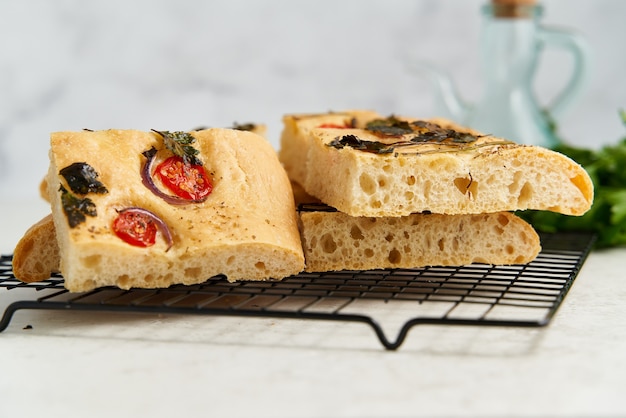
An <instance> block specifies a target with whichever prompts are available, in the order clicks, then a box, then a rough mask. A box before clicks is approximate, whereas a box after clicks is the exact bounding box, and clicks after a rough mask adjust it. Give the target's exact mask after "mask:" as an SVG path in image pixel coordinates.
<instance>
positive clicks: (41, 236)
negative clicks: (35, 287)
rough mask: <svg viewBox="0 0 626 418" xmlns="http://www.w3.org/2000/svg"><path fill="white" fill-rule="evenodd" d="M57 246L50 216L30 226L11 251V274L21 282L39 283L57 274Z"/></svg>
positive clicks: (58, 256)
mask: <svg viewBox="0 0 626 418" xmlns="http://www.w3.org/2000/svg"><path fill="white" fill-rule="evenodd" d="M59 259H60V255H59V245H58V244H57V239H56V233H55V230H54V222H53V220H52V215H51V214H50V215H47V216H46V217H44V218H43V219H42V220H40V221H39V222H37V223H36V224H34V225H33V226H31V227H30V228H29V229H28V230H27V231H26V233H25V234H24V235H23V236H22V238H21V239H20V240H19V241H18V243H17V245H16V246H15V250H14V251H13V274H14V275H15V277H17V278H18V279H20V280H21V281H23V282H27V283H31V282H40V281H42V280H46V279H49V278H50V276H51V275H52V274H53V273H58V272H59Z"/></svg>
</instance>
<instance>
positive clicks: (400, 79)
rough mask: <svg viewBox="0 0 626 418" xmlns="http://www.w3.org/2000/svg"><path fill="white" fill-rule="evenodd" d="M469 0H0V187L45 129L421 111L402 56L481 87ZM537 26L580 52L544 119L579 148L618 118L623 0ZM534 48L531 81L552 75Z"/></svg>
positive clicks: (552, 60)
mask: <svg viewBox="0 0 626 418" xmlns="http://www.w3.org/2000/svg"><path fill="white" fill-rule="evenodd" d="M483 2H484V1H480V0H411V1H409V0H336V1H331V0H315V1H312V0H309V1H295V0H269V1H255V2H253V1H244V0H219V1H199V0H196V1H185V0H150V1H148V0H142V1H128V0H123V1H122V0H108V1H90V2H86V1H80V0H65V1H62V0H58V1H49V0H29V1H26V0H2V1H0V52H1V55H0V193H2V195H3V196H7V195H8V196H9V197H11V196H20V197H22V196H26V197H28V196H35V195H37V193H38V192H37V185H38V183H39V181H40V179H41V178H42V177H43V176H44V174H45V172H46V169H47V164H48V163H47V150H48V136H49V133H50V132H52V131H59V130H80V129H82V128H90V129H106V128H137V129H150V128H156V129H167V130H187V129H191V128H194V127H197V126H199V125H205V126H206V125H210V126H229V125H231V124H232V123H233V122H248V121H252V122H262V123H266V124H267V125H268V126H269V134H270V136H271V140H272V143H273V144H274V146H275V147H277V146H278V140H277V138H278V136H279V134H280V129H281V117H282V115H283V114H284V113H290V112H320V111H326V110H340V109H345V108H370V109H375V110H378V111H379V112H381V113H384V114H390V113H399V114H408V115H413V116H424V117H427V116H433V115H434V114H435V113H436V111H435V110H434V109H433V106H432V90H431V88H430V86H429V85H428V84H427V83H426V81H425V80H423V79H421V78H420V77H419V76H417V75H416V74H414V73H413V72H412V71H411V69H410V68H409V65H408V64H409V63H410V62H411V60H415V59H419V60H427V61H430V62H432V63H435V64H437V65H438V66H440V67H442V68H444V69H445V70H446V71H448V72H449V73H450V74H452V76H453V77H454V79H455V80H456V81H457V83H458V85H459V88H460V90H461V92H462V93H463V95H464V96H465V97H466V98H467V99H468V100H470V101H471V100H472V99H474V98H477V96H478V95H479V94H480V91H481V83H482V80H481V76H480V75H481V74H480V63H479V62H478V48H479V44H478V43H479V29H480V23H481V19H480V14H479V8H480V5H481V4H482V3H483ZM544 5H545V8H546V13H545V16H544V19H543V22H544V23H545V24H546V25H556V26H565V27H569V28H572V29H575V30H577V31H579V32H580V33H582V35H584V36H585V37H586V38H587V40H588V41H589V44H590V47H591V51H592V56H593V60H592V68H591V73H590V78H589V84H588V86H587V88H586V90H585V91H584V94H583V97H582V99H581V100H580V101H579V102H578V103H577V104H576V105H575V106H574V107H573V108H572V109H571V111H570V112H569V113H568V114H567V115H566V116H565V117H564V118H563V119H562V120H561V121H559V124H560V130H561V133H562V135H563V136H564V137H565V138H566V139H567V140H568V141H570V142H572V143H574V144H579V145H586V146H592V147H595V146H599V145H602V144H605V143H611V142H614V141H616V140H618V139H619V138H621V137H622V136H623V134H624V133H625V132H626V130H625V129H624V128H623V126H622V125H621V122H620V120H619V118H618V110H619V109H620V108H626V83H625V80H624V79H625V78H626V41H625V40H626V1H622V0H546V1H545V2H544ZM568 64H569V61H568V57H567V56H565V55H563V54H560V53H558V52H553V53H552V52H549V53H547V54H546V56H545V59H543V61H542V68H541V69H540V72H541V75H540V76H539V78H538V81H537V83H536V84H537V94H538V96H539V97H540V98H541V99H542V100H544V101H545V102H547V101H548V99H549V98H550V97H551V95H552V94H553V93H554V92H555V91H557V90H558V88H559V86H561V85H562V82H563V80H564V79H565V78H566V77H567V73H568Z"/></svg>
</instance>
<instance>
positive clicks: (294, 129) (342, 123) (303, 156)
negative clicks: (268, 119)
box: [278, 110, 381, 184]
mask: <svg viewBox="0 0 626 418" xmlns="http://www.w3.org/2000/svg"><path fill="white" fill-rule="evenodd" d="M380 117H381V116H380V115H379V114H378V113H376V112H374V111H371V110H346V111H342V112H328V113H315V114H305V113H300V114H289V115H285V116H284V117H283V124H284V129H283V131H282V133H281V138H280V149H279V151H278V158H279V159H280V161H281V163H283V166H284V167H285V170H286V171H287V174H288V175H289V178H290V179H291V180H293V181H295V182H297V183H299V184H304V180H305V177H306V160H307V152H308V149H309V147H310V145H309V141H310V132H311V130H312V129H315V128H318V127H326V128H333V127H334V128H362V127H364V126H365V124H366V123H367V121H369V120H372V119H377V118H380Z"/></svg>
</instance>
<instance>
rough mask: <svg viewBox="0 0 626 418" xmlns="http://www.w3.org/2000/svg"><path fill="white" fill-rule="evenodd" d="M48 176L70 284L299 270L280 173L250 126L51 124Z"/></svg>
mask: <svg viewBox="0 0 626 418" xmlns="http://www.w3.org/2000/svg"><path fill="white" fill-rule="evenodd" d="M155 167H156V168H155ZM47 183H48V196H50V200H51V205H52V214H53V217H54V226H55V229H56V235H57V240H58V244H59V250H60V270H61V273H62V275H63V277H64V278H65V286H66V287H67V288H68V289H69V290H70V291H85V290H89V289H93V288H95V287H100V286H107V285H113V286H118V287H120V288H131V287H143V288H156V287H166V286H169V285H172V284H175V283H183V284H194V283H200V282H203V281H205V280H206V279H208V278H210V277H212V276H215V275H218V274H223V275H225V276H226V277H227V278H228V280H230V281H235V280H264V279H270V278H273V279H280V278H283V277H286V276H289V275H292V274H295V273H298V272H300V271H301V270H302V269H303V267H304V258H303V254H302V247H301V244H300V238H299V233H298V227H297V221H296V213H295V206H294V202H293V194H292V192H291V186H290V183H289V179H288V178H287V175H286V173H285V171H284V169H283V168H282V166H281V164H280V162H279V161H278V158H277V156H276V153H275V151H274V150H273V148H272V147H271V145H270V144H269V142H267V141H266V140H265V139H264V138H262V137H261V136H259V135H257V134H255V133H252V132H245V131H240V130H232V129H218V128H215V129H208V130H202V131H194V132H191V133H182V132H174V133H170V132H157V131H154V132H140V131H133V130H106V131H95V132H92V131H83V132H59V133H54V134H52V136H51V149H50V170H49V173H48V178H47Z"/></svg>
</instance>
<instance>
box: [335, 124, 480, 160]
mask: <svg viewBox="0 0 626 418" xmlns="http://www.w3.org/2000/svg"><path fill="white" fill-rule="evenodd" d="M365 130H367V131H369V132H371V133H373V134H374V135H376V136H378V137H379V138H381V139H388V140H387V141H385V142H381V141H369V140H364V139H361V138H358V137H357V136H356V135H344V136H342V137H337V138H335V139H334V140H333V141H331V142H330V143H329V144H328V146H330V147H335V148H337V149H341V148H344V147H351V148H354V149H357V150H361V151H365V152H371V153H375V154H389V153H392V152H394V150H395V149H396V148H399V147H408V146H415V145H419V144H441V145H447V146H449V147H452V149H459V150H460V149H466V148H469V147H470V144H472V143H474V142H476V141H477V140H478V139H479V138H481V136H477V135H472V134H471V133H469V132H459V131H455V130H454V129H448V128H444V127H442V126H440V125H437V124H436V123H432V122H428V121H423V120H418V121H413V122H409V121H405V120H400V119H398V118H396V117H395V116H393V115H392V116H390V117H388V118H386V119H376V120H372V121H370V122H368V123H367V125H366V126H365ZM391 138H398V141H395V142H389V139H391Z"/></svg>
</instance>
